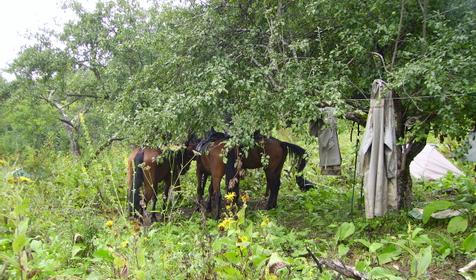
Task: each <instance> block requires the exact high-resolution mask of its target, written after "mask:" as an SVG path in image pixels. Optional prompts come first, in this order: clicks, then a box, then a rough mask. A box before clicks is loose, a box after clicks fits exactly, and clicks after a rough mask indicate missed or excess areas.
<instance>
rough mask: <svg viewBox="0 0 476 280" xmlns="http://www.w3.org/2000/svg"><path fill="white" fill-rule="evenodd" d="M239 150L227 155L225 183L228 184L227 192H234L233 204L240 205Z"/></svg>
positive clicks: (233, 150)
mask: <svg viewBox="0 0 476 280" xmlns="http://www.w3.org/2000/svg"><path fill="white" fill-rule="evenodd" d="M237 161H238V149H232V150H230V151H229V152H228V154H227V161H226V164H225V183H226V192H227V193H230V192H234V193H235V198H234V199H233V203H235V204H237V205H238V203H239V197H240V188H239V184H238V182H239V175H238V168H237V164H238V162H237ZM227 203H228V201H227Z"/></svg>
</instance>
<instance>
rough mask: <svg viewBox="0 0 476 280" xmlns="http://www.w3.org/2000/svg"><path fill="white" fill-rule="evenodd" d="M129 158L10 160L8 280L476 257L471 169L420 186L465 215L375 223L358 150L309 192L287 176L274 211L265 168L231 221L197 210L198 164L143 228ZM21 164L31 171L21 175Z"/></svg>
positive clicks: (379, 273) (440, 275) (2, 275)
mask: <svg viewBox="0 0 476 280" xmlns="http://www.w3.org/2000/svg"><path fill="white" fill-rule="evenodd" d="M283 137H284V136H283ZM312 145H315V144H312V143H311V145H309V146H308V150H310V151H312V148H311V147H312ZM127 153H128V149H127V147H124V146H120V145H117V146H113V148H112V149H111V150H109V151H107V152H104V153H103V154H102V155H101V156H100V157H99V158H98V159H97V160H95V161H93V162H92V163H91V164H89V165H88V166H87V167H86V166H85V162H87V158H86V157H85V158H84V159H80V160H78V159H74V158H71V157H70V156H68V155H65V154H61V153H60V154H53V153H51V152H50V151H48V150H47V149H44V150H39V151H35V152H32V153H28V154H26V155H23V156H22V158H21V160H18V159H16V158H12V157H10V158H2V161H1V167H0V173H1V175H2V178H3V179H2V180H1V181H0V184H1V191H0V208H1V209H0V211H1V212H0V213H1V217H0V279H85V278H87V279H118V278H124V279H125V278H129V279H216V278H218V279H278V278H280V279H336V273H335V272H333V271H331V270H328V269H326V268H325V267H324V268H323V269H322V270H320V269H319V268H318V267H317V265H316V263H315V262H314V261H313V259H312V257H311V255H310V253H309V251H310V252H312V253H313V254H314V255H315V256H316V257H318V258H322V259H335V260H341V261H342V262H343V263H345V264H346V265H351V266H354V267H356V269H357V270H359V271H362V272H365V273H366V274H367V275H368V276H369V277H371V278H372V279H455V278H454V277H455V275H457V269H458V268H460V267H462V266H464V265H465V264H466V263H468V262H469V261H470V260H471V259H474V257H475V246H476V230H475V228H474V222H475V221H474V213H475V208H474V205H475V204H474V203H475V195H476V193H475V192H476V189H475V181H474V176H475V174H474V172H473V171H471V170H470V167H469V166H468V167H467V168H466V169H465V172H466V176H463V177H453V176H451V175H450V176H448V177H447V178H445V179H443V180H441V181H438V182H426V183H417V184H415V186H414V192H415V205H416V206H418V207H421V208H424V209H425V211H424V213H423V216H427V215H428V214H431V212H432V211H436V210H439V209H445V207H446V208H458V209H464V211H465V212H464V213H463V215H462V216H460V217H459V218H456V220H453V219H455V218H453V219H452V220H450V221H449V222H448V220H435V219H433V218H428V217H427V218H426V219H425V217H423V219H424V221H425V223H424V222H423V221H421V220H418V219H415V218H413V217H411V216H409V215H408V213H407V212H406V211H405V212H403V211H402V212H400V213H392V214H390V215H388V216H386V217H384V218H379V219H374V220H370V221H367V220H365V218H363V213H362V210H360V209H359V204H360V201H359V185H358V184H355V187H356V188H355V199H354V206H353V207H352V208H351V200H352V199H351V198H352V192H353V185H354V184H353V182H354V180H353V168H352V166H353V162H352V161H353V151H352V146H351V144H350V143H348V145H344V146H343V155H344V165H343V171H344V172H343V175H342V176H339V177H326V176H319V175H318V171H317V166H318V165H317V163H318V159H317V157H316V156H315V155H313V156H311V158H310V163H309V166H308V168H307V169H306V174H305V175H306V176H307V177H308V178H309V179H311V180H312V181H314V182H316V184H317V186H316V188H315V189H312V190H311V191H309V192H306V193H302V192H300V191H299V190H298V188H297V187H296V186H295V185H294V180H292V176H290V175H289V174H285V175H283V178H282V183H283V184H282V187H281V191H280V195H279V198H278V208H277V209H275V210H271V211H265V210H262V209H264V203H265V199H264V184H265V183H264V175H263V174H262V172H261V171H253V172H248V173H247V177H246V178H245V179H244V180H243V183H241V186H242V190H243V191H246V194H247V197H245V198H244V199H245V205H244V207H242V208H241V210H239V211H237V213H236V215H235V214H232V210H234V209H228V210H226V211H225V212H226V213H227V214H226V215H225V217H224V218H223V219H222V220H220V221H215V220H213V219H210V218H206V217H204V216H203V215H202V213H201V212H197V211H195V208H196V207H195V204H194V198H195V185H196V182H195V174H194V172H193V170H194V166H192V171H190V172H188V173H187V174H186V175H185V178H184V179H182V195H181V196H180V198H178V200H177V202H176V203H175V204H173V205H172V206H171V207H169V209H167V211H165V212H163V213H162V216H163V217H164V221H162V222H159V223H155V224H153V225H152V226H150V227H140V226H138V225H137V224H135V223H134V222H131V221H130V220H128V217H127V213H126V212H125V209H126V200H125V198H126V186H125V172H126V166H125V162H124V161H125V158H126V156H127ZM312 154H314V152H312ZM18 168H23V170H24V171H26V172H27V173H30V176H29V175H27V174H23V175H24V176H17V177H13V176H12V174H13V171H15V170H17V169H18ZM285 168H287V167H285ZM19 173H21V172H18V171H17V172H16V173H15V174H17V175H18V174H19ZM285 173H286V172H285ZM450 188H451V189H453V192H450V193H447V192H444V191H442V190H447V189H450ZM248 197H249V200H248ZM431 201H433V202H431ZM435 201H437V202H435ZM442 201H443V202H442ZM159 209H161V208H160V206H159ZM435 209H436V210H435Z"/></svg>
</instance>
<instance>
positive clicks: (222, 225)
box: [218, 218, 233, 230]
mask: <svg viewBox="0 0 476 280" xmlns="http://www.w3.org/2000/svg"><path fill="white" fill-rule="evenodd" d="M232 223H233V220H232V219H231V218H225V219H223V221H221V223H219V224H218V228H219V229H220V230H227V229H229V228H230V226H231V224H232Z"/></svg>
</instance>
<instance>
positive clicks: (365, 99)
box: [344, 93, 476, 101]
mask: <svg viewBox="0 0 476 280" xmlns="http://www.w3.org/2000/svg"><path fill="white" fill-rule="evenodd" d="M454 96H474V97H476V93H464V94H444V95H420V96H404V97H392V99H394V100H395V99H398V100H406V99H418V98H442V97H454ZM344 100H346V101H368V100H370V98H345V99H344Z"/></svg>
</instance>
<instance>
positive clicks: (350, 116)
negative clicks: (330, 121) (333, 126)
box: [344, 112, 367, 126]
mask: <svg viewBox="0 0 476 280" xmlns="http://www.w3.org/2000/svg"><path fill="white" fill-rule="evenodd" d="M344 117H345V118H346V119H347V120H349V121H353V122H356V123H358V124H360V125H361V126H365V125H366V124H367V118H366V116H364V115H361V114H358V113H356V112H347V113H345V116H344Z"/></svg>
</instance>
